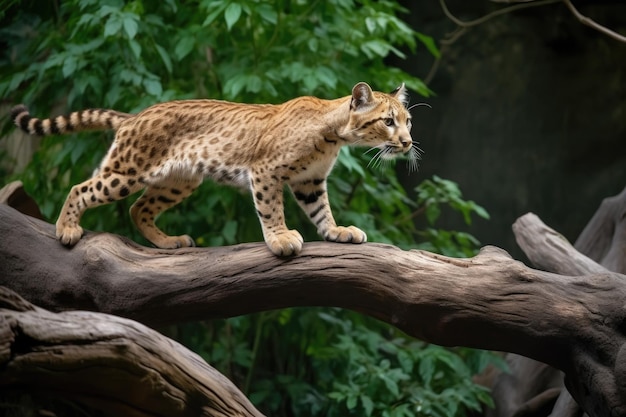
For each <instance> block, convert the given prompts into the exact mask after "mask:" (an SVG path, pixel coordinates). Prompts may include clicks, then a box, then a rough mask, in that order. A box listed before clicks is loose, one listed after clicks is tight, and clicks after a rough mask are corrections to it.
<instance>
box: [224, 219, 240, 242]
mask: <svg viewBox="0 0 626 417" xmlns="http://www.w3.org/2000/svg"><path fill="white" fill-rule="evenodd" d="M237 227H238V222H237V220H229V221H227V222H226V224H225V225H224V228H223V229H222V236H224V240H225V241H226V243H229V244H232V243H235V242H236V239H235V237H236V236H237Z"/></svg>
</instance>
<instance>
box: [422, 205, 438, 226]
mask: <svg viewBox="0 0 626 417" xmlns="http://www.w3.org/2000/svg"><path fill="white" fill-rule="evenodd" d="M424 214H425V215H426V220H428V224H430V225H431V226H433V225H434V224H435V222H436V221H437V219H438V218H439V215H440V214H441V209H440V208H439V205H437V204H428V205H427V206H426V210H425V212H424Z"/></svg>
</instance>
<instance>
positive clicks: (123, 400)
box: [0, 287, 262, 417]
mask: <svg viewBox="0 0 626 417" xmlns="http://www.w3.org/2000/svg"><path fill="white" fill-rule="evenodd" d="M16 388H21V389H25V390H27V391H28V392H54V393H55V395H56V396H58V397H62V398H66V399H69V400H74V401H76V402H80V403H81V404H83V405H87V406H91V407H93V408H94V409H96V410H99V411H104V412H106V413H107V414H108V415H126V416H135V417H156V416H181V417H182V416H190V417H191V416H206V417H208V416H213V417H220V416H222V417H226V416H229V417H230V416H242V417H243V416H245V417H261V416H262V414H261V413H259V412H258V411H257V410H256V409H255V408H254V406H253V405H252V404H251V403H250V402H249V401H248V399H247V398H246V397H245V396H244V395H243V394H242V393H241V392H240V391H239V390H238V389H237V388H236V387H235V386H234V385H233V383H232V382H230V381H229V380H228V379H227V378H226V377H224V376H223V375H221V374H220V373H219V372H217V371H216V370H215V369H213V368H212V367H210V366H209V365H207V364H206V362H205V361H204V360H202V358H200V357H199V356H197V355H196V354H194V353H192V352H190V351H189V350H187V349H186V348H185V347H183V346H181V345H179V344H178V343H176V342H174V341H172V340H170V339H168V338H166V337H165V336H162V335H160V334H159V333H157V332H155V331H154V330H151V329H149V328H147V327H145V326H143V325H141V324H139V323H137V322H134V321H131V320H127V319H123V318H120V317H115V316H110V315H106V314H101V313H92V312H87V311H72V312H64V313H57V314H55V313H51V312H49V311H46V310H43V309H41V308H38V307H35V306H33V305H32V304H30V303H28V302H26V301H25V300H23V299H22V298H21V297H19V296H18V295H16V294H15V293H13V292H12V291H10V290H8V289H6V288H4V287H0V391H3V392H5V391H6V390H10V389H16ZM3 408H4V407H3V404H0V409H3ZM15 415H17V414H15Z"/></svg>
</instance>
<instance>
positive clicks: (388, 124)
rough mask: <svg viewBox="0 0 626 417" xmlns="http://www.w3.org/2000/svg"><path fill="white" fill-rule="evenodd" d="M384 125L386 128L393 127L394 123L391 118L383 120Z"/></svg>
mask: <svg viewBox="0 0 626 417" xmlns="http://www.w3.org/2000/svg"><path fill="white" fill-rule="evenodd" d="M385 125H386V126H393V125H395V122H394V120H393V119H392V118H391V117H388V118H386V119H385Z"/></svg>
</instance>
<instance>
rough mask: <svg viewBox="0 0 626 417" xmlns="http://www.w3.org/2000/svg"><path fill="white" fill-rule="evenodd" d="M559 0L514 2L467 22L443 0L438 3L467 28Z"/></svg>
mask: <svg viewBox="0 0 626 417" xmlns="http://www.w3.org/2000/svg"><path fill="white" fill-rule="evenodd" d="M559 1H563V0H542V1H533V2H526V3H523V4H516V5H515V6H510V7H504V8H502V9H500V10H496V11H495V12H491V13H489V14H486V15H485V16H482V17H479V18H478V19H475V20H470V21H469V22H466V21H463V20H461V19H459V18H457V17H456V16H455V15H453V14H452V12H450V9H448V5H447V4H446V1H445V0H439V3H440V4H441V9H442V10H443V12H444V13H445V15H446V17H448V19H450V20H452V21H453V22H454V23H456V24H457V25H458V26H461V27H465V28H467V27H472V26H477V25H480V24H482V23H485V22H486V21H488V20H491V19H493V18H494V17H498V16H501V15H503V14H507V13H511V12H514V11H516V10H521V9H528V8H530V7H538V6H546V5H548V4H552V3H557V2H559ZM565 1H567V0H565Z"/></svg>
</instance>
